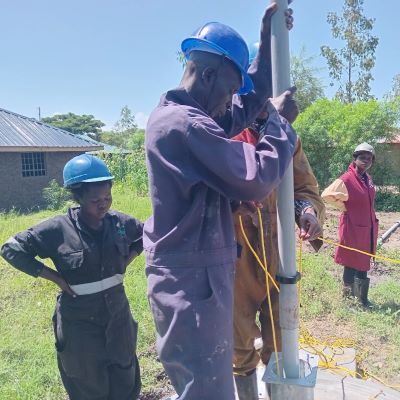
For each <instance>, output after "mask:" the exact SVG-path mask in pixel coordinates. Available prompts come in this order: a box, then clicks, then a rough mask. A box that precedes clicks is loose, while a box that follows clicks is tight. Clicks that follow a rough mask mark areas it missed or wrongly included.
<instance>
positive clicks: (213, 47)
mask: <svg viewBox="0 0 400 400" xmlns="http://www.w3.org/2000/svg"><path fill="white" fill-rule="evenodd" d="M181 49H182V51H183V54H185V57H186V58H189V55H190V53H191V52H192V51H193V50H200V51H205V52H208V53H214V54H219V55H223V56H225V57H226V58H228V59H229V60H230V61H232V63H233V64H234V65H235V66H236V67H237V68H238V69H239V72H240V74H241V75H242V87H241V88H240V89H239V94H246V93H249V92H251V91H252V90H253V88H254V86H253V82H252V80H251V78H250V76H249V75H248V74H247V68H248V67H249V49H248V48H247V44H246V42H245V41H244V40H243V38H242V37H241V36H240V35H239V34H238V33H237V32H236V31H235V30H233V29H232V28H230V27H229V26H227V25H224V24H221V23H219V22H208V23H207V24H205V25H203V26H202V27H201V28H199V29H197V30H196V31H195V32H194V33H193V35H192V36H190V37H188V38H186V39H184V40H183V42H182V44H181Z"/></svg>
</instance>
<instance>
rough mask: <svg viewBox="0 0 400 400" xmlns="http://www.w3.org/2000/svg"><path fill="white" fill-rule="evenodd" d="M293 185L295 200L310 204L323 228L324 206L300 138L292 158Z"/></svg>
mask: <svg viewBox="0 0 400 400" xmlns="http://www.w3.org/2000/svg"><path fill="white" fill-rule="evenodd" d="M293 183H294V198H295V200H303V201H308V202H310V203H311V204H312V207H313V208H314V211H315V214H316V216H317V218H318V221H319V223H320V225H321V226H323V224H324V221H325V205H324V202H323V200H322V198H321V196H320V194H319V187H318V182H317V179H316V178H315V176H314V173H313V171H312V169H311V166H310V163H309V162H308V159H307V156H306V154H305V153H304V150H303V146H302V143H301V140H300V138H298V140H297V144H296V150H295V153H294V156H293Z"/></svg>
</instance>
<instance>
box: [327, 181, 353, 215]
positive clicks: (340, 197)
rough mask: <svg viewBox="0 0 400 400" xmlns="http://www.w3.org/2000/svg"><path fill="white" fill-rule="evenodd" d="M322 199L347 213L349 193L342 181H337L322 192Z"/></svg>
mask: <svg viewBox="0 0 400 400" xmlns="http://www.w3.org/2000/svg"><path fill="white" fill-rule="evenodd" d="M321 197H322V198H323V200H324V201H325V202H326V203H328V204H330V205H332V206H334V207H336V208H338V209H339V210H341V211H345V210H346V206H345V204H344V203H345V202H346V201H347V200H348V199H349V192H348V191H347V188H346V185H345V183H344V182H343V181H342V180H341V179H336V180H335V181H334V182H333V183H332V184H331V185H330V186H328V187H327V188H326V189H325V190H324V191H323V192H322V194H321Z"/></svg>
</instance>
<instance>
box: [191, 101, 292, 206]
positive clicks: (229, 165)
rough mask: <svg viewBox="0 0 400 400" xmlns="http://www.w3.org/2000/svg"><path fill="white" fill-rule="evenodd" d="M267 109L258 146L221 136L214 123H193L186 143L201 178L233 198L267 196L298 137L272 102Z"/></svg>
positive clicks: (260, 197) (283, 169)
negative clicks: (264, 125) (263, 131)
mask: <svg viewBox="0 0 400 400" xmlns="http://www.w3.org/2000/svg"><path fill="white" fill-rule="evenodd" d="M268 111H269V115H270V116H269V119H268V122H267V128H266V134H265V136H264V137H263V138H262V140H261V141H260V142H259V144H258V145H257V146H253V145H250V144H248V143H243V142H239V141H235V140H229V139H227V138H225V137H221V136H220V133H219V130H218V131H217V130H216V127H215V125H211V124H209V125H207V123H206V124H202V125H200V124H197V123H194V124H193V125H192V126H191V127H190V128H189V131H188V134H187V143H188V150H189V154H188V156H189V157H190V160H191V162H192V163H194V165H195V169H196V173H197V174H199V176H198V178H199V179H200V180H201V181H203V182H204V183H205V184H206V185H208V186H210V187H212V188H213V189H214V190H216V191H218V192H220V193H221V194H223V195H224V196H226V197H228V198H230V199H233V200H249V201H251V200H259V201H261V200H263V199H264V198H265V197H266V196H268V194H269V193H271V191H272V190H273V189H275V188H276V187H277V186H278V184H279V182H280V181H281V179H282V176H283V175H284V173H285V171H286V169H287V167H288V165H289V163H290V160H291V159H292V157H293V153H294V147H295V143H296V140H297V135H296V133H295V131H294V130H293V129H292V127H291V126H290V124H289V123H288V122H287V121H286V120H285V119H284V118H282V117H280V116H279V114H278V112H277V111H276V110H275V108H274V107H273V106H272V105H270V106H269V110H268ZM213 132H215V133H213Z"/></svg>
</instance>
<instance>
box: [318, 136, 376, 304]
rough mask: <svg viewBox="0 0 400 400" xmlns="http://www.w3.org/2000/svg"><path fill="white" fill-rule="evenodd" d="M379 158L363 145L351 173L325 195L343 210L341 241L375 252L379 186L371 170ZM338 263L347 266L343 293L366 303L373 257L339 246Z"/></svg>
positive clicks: (336, 255) (350, 168) (337, 182)
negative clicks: (376, 204)
mask: <svg viewBox="0 0 400 400" xmlns="http://www.w3.org/2000/svg"><path fill="white" fill-rule="evenodd" d="M374 161H375V150H374V148H373V147H372V146H371V145H370V144H368V143H361V144H359V145H358V146H357V147H356V148H355V150H354V152H353V161H352V162H351V163H350V165H349V168H348V170H347V172H345V173H344V174H343V175H342V176H341V177H340V178H338V179H336V180H335V181H334V182H333V183H332V184H331V185H330V186H329V187H327V188H326V189H325V190H324V191H323V192H322V198H323V199H324V200H325V201H326V202H327V203H329V204H331V205H333V206H334V207H336V208H339V210H341V211H342V214H341V216H340V225H339V241H340V244H342V245H344V246H348V247H353V248H356V249H358V250H362V251H365V252H367V253H372V254H374V253H375V251H376V243H377V239H378V228H379V223H378V219H377V218H376V215H375V187H374V184H373V182H372V178H371V176H370V175H369V174H368V173H367V171H368V170H369V169H370V168H371V166H372V164H373V162H374ZM335 262H336V263H337V264H340V265H342V266H343V267H344V269H343V295H344V297H348V296H356V297H357V298H358V299H359V300H360V301H361V303H362V304H363V305H364V306H367V307H369V306H371V303H370V302H369V300H368V291H369V278H368V277H367V272H368V271H369V269H370V267H371V257H370V256H368V255H365V254H360V253H356V252H354V251H351V250H348V249H345V248H342V247H337V248H336V253H335Z"/></svg>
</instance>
